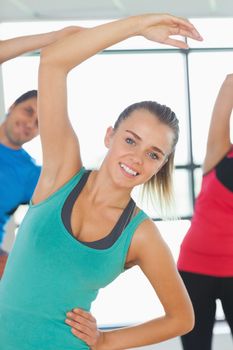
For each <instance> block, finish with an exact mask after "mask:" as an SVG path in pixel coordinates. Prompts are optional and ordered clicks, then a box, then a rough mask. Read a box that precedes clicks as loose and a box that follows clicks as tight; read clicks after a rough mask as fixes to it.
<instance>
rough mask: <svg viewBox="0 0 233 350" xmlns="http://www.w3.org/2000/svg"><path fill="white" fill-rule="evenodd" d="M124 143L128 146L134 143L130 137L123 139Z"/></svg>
mask: <svg viewBox="0 0 233 350" xmlns="http://www.w3.org/2000/svg"><path fill="white" fill-rule="evenodd" d="M125 142H126V143H128V144H129V145H133V144H134V143H135V141H134V140H133V139H131V137H127V138H126V139H125Z"/></svg>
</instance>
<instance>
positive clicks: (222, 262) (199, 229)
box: [178, 147, 233, 277]
mask: <svg viewBox="0 0 233 350" xmlns="http://www.w3.org/2000/svg"><path fill="white" fill-rule="evenodd" d="M178 269H179V270H181V271H188V272H193V273H200V274H205V275H211V276H218V277H227V276H233V147H232V148H231V150H230V151H229V152H228V154H227V155H226V156H225V157H224V158H223V159H222V160H221V161H220V162H219V163H218V164H217V165H216V167H215V168H214V169H213V170H211V171H210V172H209V173H207V174H206V175H204V176H203V180H202V187H201V192H200V194H199V196H198V197H197V200H196V203H195V211H194V215H193V218H192V222H191V226H190V229H189V230H188V232H187V234H186V236H185V238H184V240H183V242H182V244H181V250H180V255H179V259H178Z"/></svg>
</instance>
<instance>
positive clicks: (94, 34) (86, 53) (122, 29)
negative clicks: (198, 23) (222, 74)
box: [41, 14, 202, 73]
mask: <svg viewBox="0 0 233 350" xmlns="http://www.w3.org/2000/svg"><path fill="white" fill-rule="evenodd" d="M136 35H141V36H144V37H145V38H146V39H149V40H152V41H154V42H160V43H163V44H166V45H173V46H176V47H180V48H187V44H186V43H185V42H183V41H182V40H174V39H172V38H170V36H172V35H181V36H187V37H190V38H192V39H196V40H202V38H201V36H200V34H199V33H198V32H197V30H196V29H195V28H194V26H193V25H192V24H191V23H190V22H188V21H187V20H186V19H182V18H178V17H174V16H172V15H167V14H145V15H138V16H131V17H128V18H124V19H120V20H117V21H113V22H110V23H106V24H103V25H100V26H97V27H94V28H90V29H87V30H84V31H82V32H80V33H77V34H74V35H71V36H69V37H68V38H66V39H65V40H60V41H57V42H55V43H54V44H52V45H50V46H48V47H47V48H45V49H43V50H42V61H41V62H42V63H47V64H49V65H50V66H53V67H55V68H59V69H60V70H62V71H63V72H64V73H68V72H69V71H70V70H71V69H72V68H74V67H75V66H76V65H78V64H80V63H81V62H83V61H85V60H86V59H88V58H89V57H91V56H93V55H95V54H96V53H97V52H99V51H101V50H103V49H105V48H107V47H110V46H112V45H114V44H116V43H118V42H121V41H123V40H125V39H128V38H130V37H131V36H136ZM54 65H55V66H54Z"/></svg>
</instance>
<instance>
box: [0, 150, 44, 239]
mask: <svg viewBox="0 0 233 350" xmlns="http://www.w3.org/2000/svg"><path fill="white" fill-rule="evenodd" d="M40 170H41V168H40V166H38V165H36V164H35V161H34V160H33V159H32V158H31V157H30V155H29V154H28V153H27V152H26V151H25V150H24V149H23V148H21V149H19V150H14V149H12V148H9V147H6V146H4V145H3V144H0V244H1V242H2V240H3V235H4V226H5V224H6V222H7V221H8V219H9V218H10V216H11V214H12V213H13V212H14V210H15V209H16V208H17V207H18V206H19V205H20V204H25V203H28V202H29V200H30V198H31V196H32V194H33V192H34V188H35V186H36V184H37V181H38V178H39V175H40Z"/></svg>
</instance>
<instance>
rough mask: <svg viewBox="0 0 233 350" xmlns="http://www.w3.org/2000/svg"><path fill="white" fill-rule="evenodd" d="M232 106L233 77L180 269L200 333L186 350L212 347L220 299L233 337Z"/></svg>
mask: <svg viewBox="0 0 233 350" xmlns="http://www.w3.org/2000/svg"><path fill="white" fill-rule="evenodd" d="M232 106H233V74H230V75H228V76H227V77H226V79H225V80H224V82H223V84H222V86H221V89H220V91H219V94H218V97H217V100H216V102H215V106H214V110H213V114H212V119H211V123H210V128H209V135H208V143H207V151H206V156H205V160H204V164H203V181H202V187H201V192H200V194H199V196H198V198H197V200H196V204H195V211H194V215H193V218H192V223H191V226H190V229H189V231H188V233H187V234H186V236H185V238H184V240H183V242H182V245H181V250H180V256H179V259H178V269H179V271H180V274H181V277H182V278H183V281H184V283H185V285H186V288H187V290H188V292H189V295H190V297H191V300H192V303H193V307H194V312H195V327H194V329H193V330H192V331H191V332H189V333H188V334H186V335H185V336H183V337H182V344H183V349H184V350H193V349H195V350H197V349H198V350H210V349H211V343H212V334H213V326H214V321H215V311H216V299H220V300H221V303H222V307H223V310H224V313H225V317H226V320H227V322H228V323H229V326H230V328H231V332H232V334H233V147H232V143H231V140H230V118H231V113H232Z"/></svg>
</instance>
